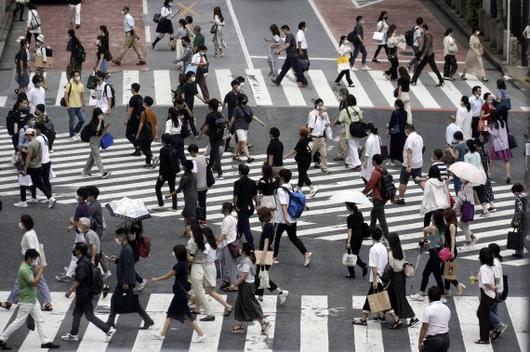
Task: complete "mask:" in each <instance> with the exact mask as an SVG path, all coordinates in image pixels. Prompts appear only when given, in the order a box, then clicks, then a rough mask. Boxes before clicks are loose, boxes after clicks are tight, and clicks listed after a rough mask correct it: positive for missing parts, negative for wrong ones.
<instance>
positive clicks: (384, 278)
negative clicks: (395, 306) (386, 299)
mask: <svg viewBox="0 0 530 352" xmlns="http://www.w3.org/2000/svg"><path fill="white" fill-rule="evenodd" d="M393 273H394V269H392V267H391V266H390V264H387V265H386V267H385V271H383V275H381V276H380V278H379V279H380V280H381V283H382V285H383V289H385V290H386V289H387V287H388V286H389V285H390V283H391V282H392V274H393Z"/></svg>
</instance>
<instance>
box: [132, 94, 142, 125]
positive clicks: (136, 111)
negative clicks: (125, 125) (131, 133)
mask: <svg viewBox="0 0 530 352" xmlns="http://www.w3.org/2000/svg"><path fill="white" fill-rule="evenodd" d="M129 107H130V108H132V109H133V110H132V113H131V120H136V121H138V120H139V118H140V114H141V113H142V111H144V99H143V98H142V96H141V95H139V94H136V95H133V96H132V97H131V98H130V99H129Z"/></svg>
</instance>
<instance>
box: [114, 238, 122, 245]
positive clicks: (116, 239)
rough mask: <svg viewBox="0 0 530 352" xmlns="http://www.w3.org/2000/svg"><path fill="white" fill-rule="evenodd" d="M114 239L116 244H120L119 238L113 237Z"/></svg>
mask: <svg viewBox="0 0 530 352" xmlns="http://www.w3.org/2000/svg"><path fill="white" fill-rule="evenodd" d="M114 241H115V242H116V244H117V245H118V246H121V241H120V239H119V238H115V239H114Z"/></svg>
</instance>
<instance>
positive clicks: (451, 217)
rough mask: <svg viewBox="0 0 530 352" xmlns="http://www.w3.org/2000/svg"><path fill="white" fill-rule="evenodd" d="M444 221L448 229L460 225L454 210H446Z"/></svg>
mask: <svg viewBox="0 0 530 352" xmlns="http://www.w3.org/2000/svg"><path fill="white" fill-rule="evenodd" d="M444 220H445V223H446V224H447V226H448V227H449V225H451V224H453V225H455V227H456V226H457V225H458V219H457V217H456V212H455V210H454V209H451V208H447V209H445V210H444Z"/></svg>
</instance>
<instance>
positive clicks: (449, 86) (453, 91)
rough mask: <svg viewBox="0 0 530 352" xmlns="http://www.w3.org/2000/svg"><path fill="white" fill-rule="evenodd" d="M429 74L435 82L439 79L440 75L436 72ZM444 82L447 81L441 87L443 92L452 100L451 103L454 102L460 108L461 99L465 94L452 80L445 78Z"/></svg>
mask: <svg viewBox="0 0 530 352" xmlns="http://www.w3.org/2000/svg"><path fill="white" fill-rule="evenodd" d="M429 76H431V78H432V79H433V81H435V82H436V80H437V79H438V77H437V76H436V73H434V72H429ZM444 82H445V83H444V85H443V86H441V87H440V89H441V90H442V92H444V93H445V95H446V96H447V98H449V101H451V103H453V104H454V106H455V107H456V108H459V107H460V99H461V98H462V95H465V94H462V93H461V92H460V91H459V90H458V88H456V87H455V85H454V84H453V83H452V82H451V81H448V80H445V81H444Z"/></svg>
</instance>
